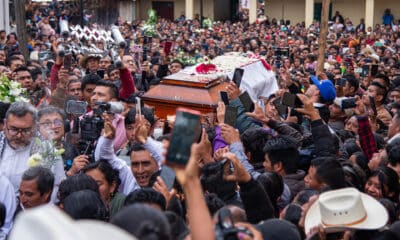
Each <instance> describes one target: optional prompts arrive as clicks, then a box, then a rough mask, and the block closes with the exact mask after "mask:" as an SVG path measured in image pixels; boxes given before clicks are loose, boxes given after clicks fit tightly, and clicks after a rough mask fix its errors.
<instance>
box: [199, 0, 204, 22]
mask: <svg viewBox="0 0 400 240" xmlns="http://www.w3.org/2000/svg"><path fill="white" fill-rule="evenodd" d="M203 20H204V18H203V0H200V27H201V28H204V24H203Z"/></svg>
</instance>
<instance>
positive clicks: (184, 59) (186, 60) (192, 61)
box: [174, 51, 204, 66]
mask: <svg viewBox="0 0 400 240" xmlns="http://www.w3.org/2000/svg"><path fill="white" fill-rule="evenodd" d="M174 60H179V61H180V62H181V63H183V65H185V66H193V65H196V64H198V63H201V62H203V61H204V59H203V58H201V57H200V58H196V57H192V56H190V55H189V54H188V53H184V52H183V51H181V52H179V53H178V54H177V55H176V58H175V59H174Z"/></svg>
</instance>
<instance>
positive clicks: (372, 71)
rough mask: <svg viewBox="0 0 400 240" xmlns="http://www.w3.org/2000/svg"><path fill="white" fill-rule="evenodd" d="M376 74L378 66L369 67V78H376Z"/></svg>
mask: <svg viewBox="0 0 400 240" xmlns="http://www.w3.org/2000/svg"><path fill="white" fill-rule="evenodd" d="M377 74H378V64H372V65H371V76H376V75H377Z"/></svg>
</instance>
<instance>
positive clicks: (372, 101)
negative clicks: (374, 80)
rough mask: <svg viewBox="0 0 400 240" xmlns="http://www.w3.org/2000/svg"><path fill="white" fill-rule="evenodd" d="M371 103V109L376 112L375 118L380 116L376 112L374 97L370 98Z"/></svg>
mask: <svg viewBox="0 0 400 240" xmlns="http://www.w3.org/2000/svg"><path fill="white" fill-rule="evenodd" d="M369 102H370V105H371V109H372V111H373V112H374V116H376V115H378V112H377V110H376V105H375V98H374V97H372V96H369Z"/></svg>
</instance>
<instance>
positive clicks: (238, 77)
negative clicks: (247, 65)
mask: <svg viewBox="0 0 400 240" xmlns="http://www.w3.org/2000/svg"><path fill="white" fill-rule="evenodd" d="M243 74H244V70H243V69H241V68H235V72H234V73H233V78H232V80H233V82H234V83H235V84H236V86H237V87H240V84H241V83H242V77H243Z"/></svg>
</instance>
